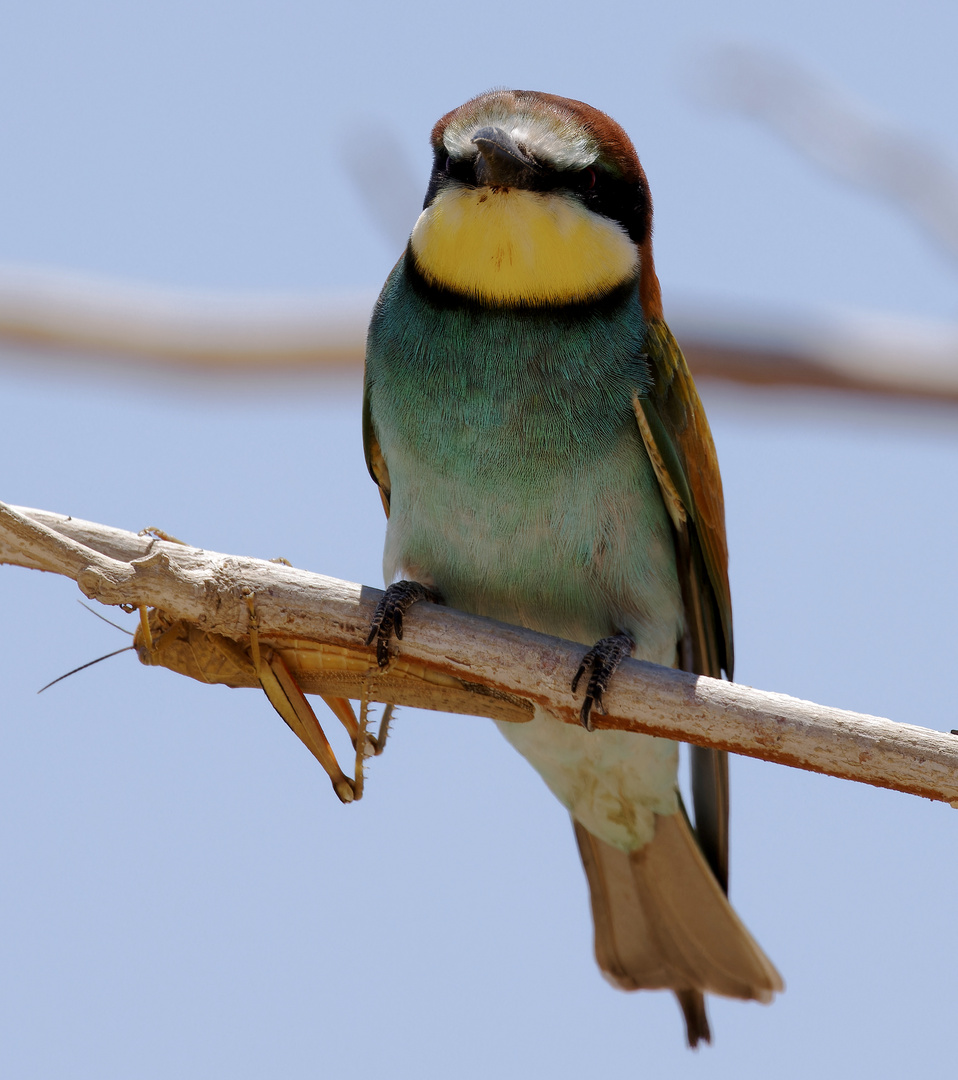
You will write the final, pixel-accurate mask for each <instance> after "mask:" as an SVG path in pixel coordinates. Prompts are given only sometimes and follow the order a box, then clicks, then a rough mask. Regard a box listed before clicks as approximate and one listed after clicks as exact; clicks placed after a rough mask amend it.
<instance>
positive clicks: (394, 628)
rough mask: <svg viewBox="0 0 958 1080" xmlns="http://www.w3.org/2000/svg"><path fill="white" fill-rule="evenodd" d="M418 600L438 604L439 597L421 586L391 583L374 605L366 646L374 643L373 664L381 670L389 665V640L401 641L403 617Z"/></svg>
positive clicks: (399, 582)
mask: <svg viewBox="0 0 958 1080" xmlns="http://www.w3.org/2000/svg"><path fill="white" fill-rule="evenodd" d="M419 600H430V601H432V603H434V604H440V603H442V597H441V596H440V595H439V593H437V592H436V591H435V589H430V588H429V586H428V585H421V584H420V583H419V582H418V581H395V582H393V584H392V585H390V586H389V587H388V588H387V589H386V591H385V592H384V593H383V598H382V600H380V601H379V603H378V604H377V605H376V613H375V614H374V615H373V621H372V625H371V626H370V628H369V637H367V638H366V644H367V645H372V643H373V642H374V641H375V642H376V662H377V663H378V664H379V666H380V667H381V668H384V667H386V665H387V664H388V663H389V639H390V638H391V637H392V635H393V634H395V635H396V637H397V638H398V639H399V640H400V641H402V629H403V627H402V621H403V616H404V615H405V613H406V612H407V611H408V610H409V609H410V608H411V607H412V606H413V604H415V603H416V602H417V601H419Z"/></svg>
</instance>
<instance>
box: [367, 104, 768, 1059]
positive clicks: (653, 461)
mask: <svg viewBox="0 0 958 1080" xmlns="http://www.w3.org/2000/svg"><path fill="white" fill-rule="evenodd" d="M431 145H432V152H433V160H432V168H431V174H430V179H429V184H428V188H427V191H426V196H425V200H424V204H423V210H422V213H421V214H420V216H419V218H418V220H417V221H416V222H415V224H414V226H413V229H412V233H411V236H410V238H409V243H408V245H407V247H406V249H405V251H404V252H403V254H402V256H401V257H400V259H399V261H398V263H397V264H396V266H395V267H394V269H393V270H392V273H391V274H390V276H389V278H388V279H387V281H386V283H385V285H384V287H383V290H382V292H381V294H380V296H379V299H378V301H377V303H376V306H375V309H374V311H373V315H372V319H371V323H370V327H369V332H368V338H367V349H366V368H365V388H364V401H363V441H364V446H365V454H366V463H367V466H368V469H369V472H370V475H371V476H372V478H373V480H375V482H376V484H377V485H378V487H379V492H380V496H381V498H382V503H383V507H384V509H385V511H386V515H387V527H386V539H385V548H384V554H383V570H384V575H385V580H386V582H387V583H388V587H387V589H386V591H385V593H384V595H383V598H382V601H381V602H380V604H379V606H378V608H377V610H376V614H375V616H374V619H373V622H372V625H371V627H370V633H369V641H368V644H373V643H375V644H376V648H377V655H378V658H379V662H380V664H381V665H386V664H388V662H389V655H390V653H389V650H390V643H391V641H392V639H393V638H400V637H402V633H403V615H404V613H405V612H406V611H408V609H409V607H410V606H411V605H412V604H415V603H419V602H423V601H435V602H441V603H444V604H447V605H449V606H450V607H453V608H457V609H459V610H461V611H464V612H471V613H474V614H479V615H484V616H488V617H491V618H494V619H498V620H501V621H503V622H507V623H512V624H515V625H519V626H523V627H527V628H529V629H532V630H536V631H539V632H542V633H548V634H553V635H556V636H559V637H563V638H567V639H569V640H572V641H574V642H578V643H580V644H581V645H584V646H587V647H588V650H589V651H588V652H587V653H586V655H585V657H584V659H583V663H582V665H581V666H580V668H579V670H578V671H577V672H576V673H575V675H574V677H573V678H572V679H570V694H572V693H573V692H576V691H577V690H578V686H579V683H580V681H583V680H584V700H583V704H582V707H581V712H580V720H581V723H580V724H577V725H573V724H569V723H565V722H563V721H561V720H560V719H559V718H557V717H555V716H554V715H550V714H549V713H548V712H546V711H545V710H543V709H542V708H540V707H538V706H537V707H536V709H535V714H534V716H533V719H532V720H530V721H529V722H527V723H523V724H520V723H508V722H499V728H500V730H501V731H502V734H503V735H504V736H505V737H506V739H507V740H508V741H509V742H510V743H511V744H512V745H513V746H514V747H515V749H516V750H518V751H519V753H520V754H522V755H523V756H524V757H525V758H526V759H527V761H528V762H529V763H530V764H531V765H532V766H533V768H535V770H536V771H537V772H538V773H539V774H540V776H541V777H542V779H543V780H544V781H545V783H546V785H547V786H548V787H549V788H550V789H551V791H552V792H553V794H554V795H555V796H556V797H557V798H558V799H559V801H560V802H561V803H562V804H563V805H564V806H565V808H566V809H567V810H568V811H569V813H570V815H571V817H572V824H573V829H574V834H575V839H576V841H577V843H578V848H579V853H580V855H581V859H582V863H583V867H584V869H585V875H586V879H587V882H588V887H589V891H590V897H591V909H592V915H593V922H594V932H595V955H596V960H597V962H598V965H599V968H600V970H601V972H602V973H603V975H604V976H605V977H606V978H607V979H608V980H609V981H610V982H611V983H612V984H613V985H614V986H616V987H618V988H620V989H623V990H638V989H665V990H671V991H672V992H673V993H674V994H675V997H676V999H677V1001H678V1004H679V1006H680V1008H681V1011H682V1014H683V1017H684V1021H685V1029H686V1030H685V1033H686V1039H687V1043H688V1045H689V1046H690V1047H696V1046H698V1045H699V1043H701V1042H710V1041H711V1030H710V1027H709V1021H708V1015H707V1010H706V1003H705V995H706V994H720V995H725V996H728V997H732V998H740V999H744V1000H757V1001H760V1002H766V1003H767V1002H769V1001H770V1000H771V999H772V998H773V996H774V995H775V994H776V993H777V992H778V991H780V990H782V989H783V988H784V986H783V982H782V979H781V976H780V975H779V973H778V971H777V970H776V968H775V966H774V965H773V964H772V962H771V961H770V960H769V959H768V957H767V956H766V955H765V953H764V952H763V950H762V949H761V947H760V946H759V945H758V943H757V942H756V941H755V939H754V938H753V937H752V935H751V934H750V933H749V931H748V930H747V929H746V927H745V925H744V924H743V923H742V921H741V920H740V919H739V917H738V915H737V914H736V912H735V911H734V910H733V908H732V907H731V905H730V903H729V901H728V899H727V889H728V757H727V754H725V753H724V752H720V751H716V750H712V749H708V748H702V747H692V748H691V751H690V757H691V769H692V782H691V788H692V802H693V809H694V815H695V817H694V824H693V823H692V821H691V820H690V817H689V815H688V814H687V812H686V809H685V807H684V805H683V801H682V798H681V795H680V792H679V789H678V781H677V772H678V744H677V743H675V742H672V741H669V740H666V739H661V738H653V737H652V736H648V735H643V734H637V733H633V732H622V731H615V730H604V729H596V730H592V729H593V722H592V721H593V716H594V715H595V714H596V712H597V711H598V710H601V709H602V695H603V692H604V691H605V690H606V689H607V687H608V685H609V682H610V680H611V679H613V678H614V672H615V669H616V667H617V666H618V665H619V663H621V662H622V660H623V659H624V657H626V656H628V655H632V656H634V657H636V658H639V659H642V660H647V661H651V662H654V663H657V664H664V665H668V666H671V667H678V668H682V669H684V670H687V671H692V672H696V673H699V674H703V675H710V676H714V677H716V678H718V677H721V674H722V672H723V671H724V672H725V673H726V675H727V676H728V677H729V678H731V677H732V670H733V646H732V613H731V597H730V590H729V580H728V551H727V542H726V532H725V510H724V502H723V494H722V483H721V478H720V474H719V469H718V463H717V458H716V453H715V448H714V445H713V441H712V436H711V433H710V429H709V425H708V421H707V419H706V417H705V413H704V411H703V408H702V403H701V401H700V399H699V396H698V393H697V391H696V388H695V385H694V383H693V381H692V377H691V374H690V373H689V369H688V366H687V364H686V361H685V359H684V357H683V355H682V352H681V350H680V349H679V347H678V345H677V344H676V342H675V339H674V338H673V336H672V334H671V332H670V330H669V328H668V326H667V324H666V323H665V321H664V317H663V311H662V299H661V289H660V286H659V281H658V278H657V276H656V273H655V265H654V261H653V254H652V201H651V196H650V193H649V185H648V181H647V179H646V175H645V172H644V170H643V168H642V166H641V164H640V162H639V159H638V156H637V154H636V151H635V148H634V146H633V144H632V142H631V141H630V139H629V137H628V136H627V135H626V133H625V131H624V130H623V129H622V128H621V127H620V126H619V125H618V124H617V123H616V122H615V121H614V120H612V119H611V118H610V117H609V116H607V115H605V114H604V113H602V112H600V111H599V110H598V109H595V108H593V107H592V106H590V105H587V104H585V103H583V102H580V101H575V100H572V99H569V98H563V97H559V96H556V95H553V94H548V93H542V92H538V91H528V90H508V89H496V90H492V91H489V92H486V93H484V94H480V95H479V96H478V97H475V98H472V99H471V100H469V101H467V102H466V103H465V104H463V105H461V106H459V107H458V108H456V109H454V110H452V111H451V112H448V113H446V114H445V115H444V116H443V117H441V119H440V120H439V121H438V122H437V123H436V125H435V127H434V128H433V131H432V137H431Z"/></svg>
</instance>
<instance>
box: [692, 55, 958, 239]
mask: <svg viewBox="0 0 958 1080" xmlns="http://www.w3.org/2000/svg"><path fill="white" fill-rule="evenodd" d="M693 85H694V87H695V91H696V96H697V97H699V98H700V99H701V100H702V101H703V102H704V103H707V104H709V105H720V106H725V107H726V108H728V109H733V110H736V111H738V112H741V113H744V114H746V115H747V116H750V117H752V118H753V119H755V120H758V121H759V122H761V123H762V124H764V125H765V126H766V127H768V128H769V129H771V130H772V131H774V132H775V133H776V134H777V135H779V136H781V137H782V138H783V139H785V141H786V142H788V143H789V144H790V145H791V146H792V147H794V148H795V149H796V150H798V152H799V153H801V154H803V155H804V156H805V157H807V158H809V159H810V160H811V161H813V162H814V163H815V164H816V165H818V166H819V167H820V168H822V169H824V170H825V171H826V172H828V173H830V174H831V175H832V176H835V177H837V178H839V179H841V180H845V181H847V182H849V183H852V184H856V185H857V186H858V187H860V188H863V189H864V190H866V191H870V192H872V193H874V194H876V195H880V196H882V197H883V198H885V199H888V200H890V201H891V202H892V203H893V204H894V205H895V206H896V207H898V208H899V209H901V210H904V211H905V212H906V213H907V214H908V215H909V216H910V217H911V218H913V219H914V220H915V221H916V222H917V223H918V224H919V225H920V226H921V227H922V228H923V229H924V230H925V232H926V234H927V235H929V236H930V237H931V238H932V239H933V240H935V242H936V243H938V244H939V245H940V246H941V247H943V248H944V249H945V250H946V251H947V252H948V253H949V254H950V255H951V257H952V258H954V259H958V167H956V166H955V165H954V164H953V163H952V162H950V161H949V160H948V159H947V158H946V157H945V155H944V154H942V153H941V152H940V151H939V150H938V149H937V148H936V147H935V146H933V145H932V144H931V143H929V142H928V141H927V140H925V139H922V138H920V137H919V136H917V135H913V134H911V133H910V132H908V131H901V130H898V129H896V128H895V127H894V126H893V125H892V124H891V123H889V122H887V121H885V120H883V119H882V118H880V117H878V116H875V115H873V114H872V113H870V112H869V111H868V110H867V109H866V108H865V107H864V106H863V105H861V104H859V103H858V102H857V101H855V100H854V99H853V98H852V97H851V96H850V95H849V94H847V93H846V92H845V91H844V90H842V88H841V87H839V86H836V85H833V84H831V83H829V82H825V81H823V80H821V79H819V78H817V77H816V76H815V75H813V74H811V73H810V72H809V71H807V70H806V69H805V68H803V67H801V66H800V65H799V64H797V63H796V62H795V61H793V60H791V59H790V58H789V57H787V56H783V55H781V54H779V53H777V52H773V51H771V50H769V49H762V48H755V47H750V46H747V45H727V46H724V47H722V48H718V49H714V50H712V51H711V52H710V53H708V54H707V56H706V62H705V63H704V64H703V65H701V66H700V67H699V68H698V69H697V71H696V77H695V81H694V84H693Z"/></svg>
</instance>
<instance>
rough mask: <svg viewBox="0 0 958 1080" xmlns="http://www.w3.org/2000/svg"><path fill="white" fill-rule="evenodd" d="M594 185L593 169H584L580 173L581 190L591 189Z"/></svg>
mask: <svg viewBox="0 0 958 1080" xmlns="http://www.w3.org/2000/svg"><path fill="white" fill-rule="evenodd" d="M594 187H595V169H585V170H584V171H583V173H582V190H583V191H591V190H592V189H593V188H594Z"/></svg>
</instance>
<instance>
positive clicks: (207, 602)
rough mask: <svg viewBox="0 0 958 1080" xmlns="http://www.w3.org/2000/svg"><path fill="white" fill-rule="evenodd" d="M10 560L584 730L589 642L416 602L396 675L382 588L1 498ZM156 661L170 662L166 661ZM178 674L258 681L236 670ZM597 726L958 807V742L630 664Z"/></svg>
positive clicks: (387, 683)
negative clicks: (580, 672)
mask: <svg viewBox="0 0 958 1080" xmlns="http://www.w3.org/2000/svg"><path fill="white" fill-rule="evenodd" d="M0 563H10V564H14V565H18V566H25V567H31V568H33V569H39V570H47V571H52V572H55V573H60V574H65V575H66V576H67V577H71V578H73V579H74V580H75V581H76V582H77V584H78V585H79V587H80V589H81V591H82V592H83V593H84V594H85V595H86V596H88V597H89V598H91V599H94V600H99V601H100V602H101V603H104V604H115V605H132V606H144V605H145V606H149V607H152V608H156V609H159V610H160V611H162V612H164V613H165V614H166V616H167V617H168V618H169V619H170V620H181V621H182V623H183V624H185V625H187V626H189V627H192V628H194V629H195V632H196V633H198V634H200V635H213V636H214V637H215V636H217V635H219V636H221V637H222V638H225V639H228V640H229V641H231V642H238V643H241V644H242V645H245V644H246V643H247V642H248V635H249V620H250V605H249V602H248V601H249V598H250V597H252V599H253V604H254V607H255V612H256V619H257V621H258V626H259V636H260V640H261V641H262V642H264V643H265V644H267V645H268V646H269V647H270V648H273V649H275V650H276V651H278V652H280V653H281V654H282V655H283V656H284V657H285V658H287V660H292V661H293V662H292V663H290V667H291V669H292V670H294V672H295V674H296V676H297V679H298V680H299V682H300V683H301V685H302V687H303V689H304V690H306V691H307V692H313V693H322V694H324V695H333V696H336V695H338V696H343V697H352V698H360V697H363V696H364V695H365V696H366V697H367V698H368V700H370V701H381V702H393V703H395V704H402V705H414V706H418V707H424V708H432V709H440V710H443V711H449V712H458V713H467V714H471V715H479V716H489V717H492V718H494V719H498V720H507V721H511V722H516V723H521V722H523V721H524V720H528V719H529V718H531V716H532V709H533V706H534V705H540V706H543V707H544V708H546V709H548V710H549V712H551V713H553V714H555V715H556V716H557V717H559V718H560V719H561V720H563V721H565V722H566V723H573V724H574V723H578V702H577V701H576V700H574V698H573V695H572V693H571V692H570V689H569V683H570V679H571V675H572V673H573V672H574V671H575V670H576V667H577V666H578V663H579V661H580V660H581V658H582V655H583V653H584V649H583V647H582V646H581V645H577V644H574V643H572V642H568V641H562V640H560V639H558V638H551V637H547V636H545V635H542V634H536V633H533V632H532V631H528V630H523V629H521V628H519V627H515V626H507V625H505V624H503V623H497V622H494V621H493V620H491V619H485V618H480V617H477V616H471V615H464V614H462V613H461V612H457V611H452V610H450V609H448V608H443V607H437V606H434V605H431V604H418V605H416V606H415V607H414V608H413V609H412V610H411V611H410V612H409V614H408V616H407V620H406V634H405V637H404V639H403V641H402V642H399V643H397V645H396V647H395V652H396V656H395V657H394V659H393V661H392V662H391V664H390V666H389V668H388V669H387V670H386V671H385V672H380V671H379V670H378V668H377V667H376V662H375V656H374V653H373V649H371V648H366V647H365V645H364V644H363V642H364V641H365V637H366V632H367V629H368V627H369V624H370V620H371V618H372V614H373V610H374V607H375V604H376V602H377V601H378V599H379V597H380V596H381V595H382V594H381V592H380V591H379V590H376V589H370V588H368V587H366V586H360V585H355V584H352V583H350V582H345V581H338V580H336V579H335V578H328V577H323V576H321V575H319V574H312V573H308V572H307V571H304V570H298V569H295V568H293V567H289V566H285V565H280V564H277V563H271V562H265V561H263V560H260V559H251V558H244V557H240V556H233V555H223V554H219V553H216V552H210V551H204V550H201V549H199V548H194V547H190V546H188V545H185V544H178V543H173V542H169V541H165V540H159V539H156V538H155V537H153V536H149V535H138V534H135V533H130V532H125V531H124V530H121V529H114V528H110V527H108V526H104V525H98V524H95V523H92V522H87V521H80V520H77V519H74V518H70V517H65V516H63V515H60V514H53V513H48V512H44V511H39V510H28V509H22V508H16V507H8V506H4V505H3V504H0ZM160 662H164V661H163V660H160ZM169 666H172V667H174V669H175V670H181V671H183V673H186V674H191V675H192V676H193V677H194V678H200V679H202V680H204V681H208V682H225V683H227V684H228V685H233V686H254V685H257V684H256V682H255V679H251V678H246V676H244V675H243V674H242V673H237V672H236V671H235V670H234V671H232V672H230V673H227V674H223V673H217V672H211V671H209V670H202V671H198V672H192V671H187V670H185V669H184V668H183V666H182V665H177V664H175V663H174V664H171V665H169ZM606 707H607V709H608V712H607V714H606V715H604V716H598V717H595V724H596V727H598V728H617V729H621V730H627V731H636V732H644V733H646V734H650V735H658V736H663V737H666V738H670V739H678V740H681V741H683V742H690V743H697V744H699V745H702V746H714V747H717V748H718V749H721V750H729V751H731V752H733V753H737V754H745V755H747V756H750V757H758V758H763V759H764V760H766V761H773V762H777V763H778V764H782V765H790V766H794V767H796V768H802V769H808V770H810V771H812V772H821V773H826V774H828V775H830V776H838V777H843V778H845V779H849V780H857V781H859V782H861V783H866V784H872V785H875V786H877V787H886V788H892V789H895V790H898V791H904V792H908V793H910V794H913V795H921V796H924V797H926V798H929V799H936V800H940V801H943V802H948V803H950V804H951V805H953V806H958V737H956V736H954V735H950V734H945V733H941V732H936V731H931V730H928V729H926V728H919V727H913V726H911V725H908V724H897V723H893V722H892V721H890V720H886V719H882V718H880V717H875V716H867V715H864V714H860V713H853V712H848V711H846V710H843V709H833V708H828V707H826V706H823V705H816V704H813V703H812V702H808V701H802V700H800V699H798V698H793V697H788V696H787V695H785V694H776V693H770V692H767V691H762V690H755V689H752V688H751V687H746V686H741V685H738V684H736V683H728V682H722V681H720V680H717V679H710V678H706V677H704V676H695V675H690V674H688V673H686V672H681V671H674V670H672V669H671V668H663V667H658V666H657V665H654V664H647V663H643V662H640V661H636V660H627V661H625V662H624V663H623V665H622V667H621V668H620V670H619V671H618V672H617V674H616V677H615V679H614V680H613V683H612V687H611V688H610V690H609V692H608V694H607V695H606Z"/></svg>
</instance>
